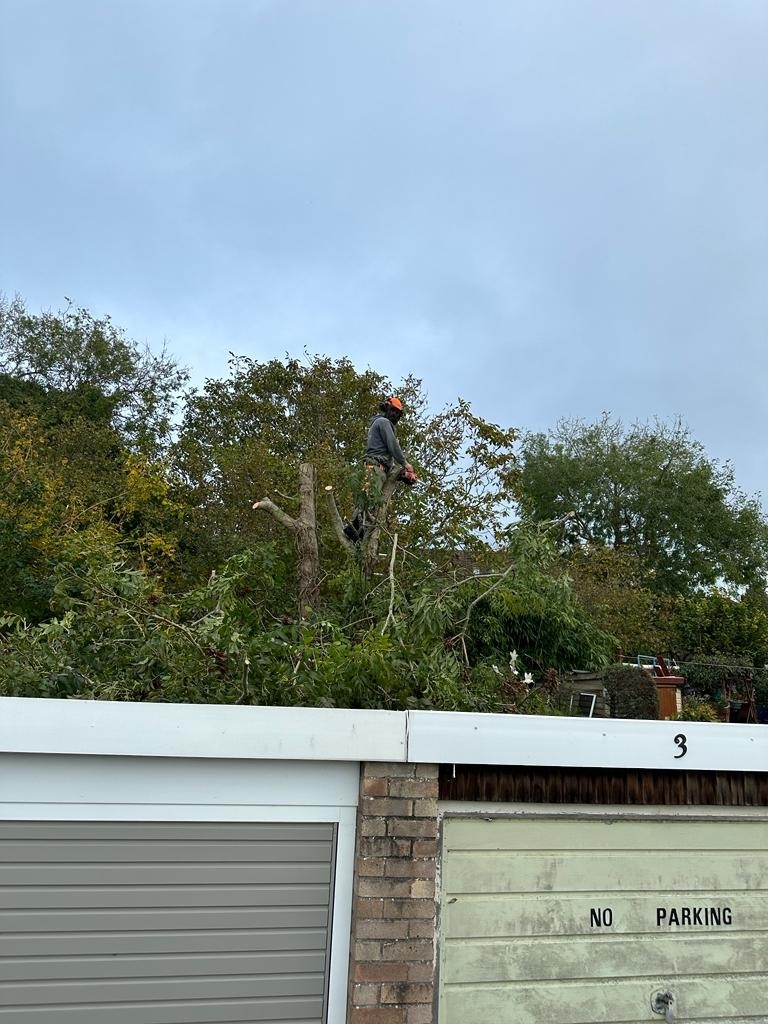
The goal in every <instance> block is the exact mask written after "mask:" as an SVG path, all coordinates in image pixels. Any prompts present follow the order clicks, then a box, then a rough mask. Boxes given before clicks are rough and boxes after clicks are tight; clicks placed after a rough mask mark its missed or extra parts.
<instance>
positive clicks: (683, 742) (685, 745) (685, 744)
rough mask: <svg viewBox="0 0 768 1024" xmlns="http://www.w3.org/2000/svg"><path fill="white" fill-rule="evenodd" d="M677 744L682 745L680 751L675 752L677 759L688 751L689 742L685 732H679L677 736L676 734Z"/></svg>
mask: <svg viewBox="0 0 768 1024" xmlns="http://www.w3.org/2000/svg"><path fill="white" fill-rule="evenodd" d="M675 746H677V747H680V753H679V754H675V760H676V761H677V760H678V758H681V757H685V755H686V754H687V753H688V742H687V739H686V736H685V733H682V732H679V733H678V734H677V736H675Z"/></svg>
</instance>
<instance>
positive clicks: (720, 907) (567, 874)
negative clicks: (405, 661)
mask: <svg viewBox="0 0 768 1024" xmlns="http://www.w3.org/2000/svg"><path fill="white" fill-rule="evenodd" d="M442 892H443V895H442V911H441V915H442V919H441V955H440V960H441V964H440V1018H439V1019H440V1024H473V1022H477V1024H481V1022H482V1024H489V1022H493V1024H513V1022H514V1024H596V1022H624V1024H628V1022H632V1024H636V1022H641V1021H657V1022H658V1021H663V1020H665V1015H667V1014H668V1018H667V1019H672V1016H673V1015H674V1019H675V1020H677V1021H680V1022H683V1021H684V1022H701V1024H703V1022H707V1024H714V1022H723V1024H725V1022H727V1024H735V1022H737V1021H751V1022H752V1024H754V1022H755V1021H768V955H767V953H766V950H768V941H767V940H768V824H764V823H762V822H745V821H742V822H734V821H723V820H720V821H703V820H700V821H695V820H688V821H680V820H670V821H661V820H658V819H654V820H644V821H640V820H632V821H628V820H617V821H606V820H600V821H584V820H581V821H575V820H568V821H564V820H562V819H560V820H558V821H554V820H542V819H539V820H536V819H515V820H511V819H502V818H498V819H477V818H475V819H467V818H464V819H450V818H449V819H447V820H446V821H445V827H444V846H443V885H442Z"/></svg>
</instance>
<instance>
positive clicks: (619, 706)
mask: <svg viewBox="0 0 768 1024" xmlns="http://www.w3.org/2000/svg"><path fill="white" fill-rule="evenodd" d="M604 678H605V688H606V690H607V691H608V700H609V706H610V709H611V718H658V717H659V695H658V692H657V690H656V684H655V683H654V681H653V678H652V677H651V676H649V675H648V674H647V673H646V672H643V670H642V669H640V668H632V667H630V666H628V665H610V666H609V667H608V668H607V669H606V670H605V675H604Z"/></svg>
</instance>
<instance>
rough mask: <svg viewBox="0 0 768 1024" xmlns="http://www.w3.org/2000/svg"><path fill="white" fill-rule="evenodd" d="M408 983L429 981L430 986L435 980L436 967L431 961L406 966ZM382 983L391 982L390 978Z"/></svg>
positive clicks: (383, 979)
mask: <svg viewBox="0 0 768 1024" xmlns="http://www.w3.org/2000/svg"><path fill="white" fill-rule="evenodd" d="M405 966H406V970H407V973H408V981H428V982H429V983H430V984H431V983H433V982H434V980H435V965H434V964H433V963H430V962H429V961H426V960H425V961H423V962H422V963H417V964H406V965H405ZM381 980H382V981H389V980H390V979H389V978H382V979H381ZM393 980H398V979H393Z"/></svg>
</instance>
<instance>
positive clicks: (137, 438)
mask: <svg viewBox="0 0 768 1024" xmlns="http://www.w3.org/2000/svg"><path fill="white" fill-rule="evenodd" d="M186 379H187V373H186V371H185V370H183V369H181V368H180V367H179V366H178V365H177V364H176V362H175V361H174V360H173V359H172V358H171V357H170V356H168V355H167V353H166V352H165V351H164V350H163V351H162V352H161V353H160V354H159V355H154V354H153V353H151V352H150V350H149V349H148V348H147V347H146V346H144V347H141V346H139V345H138V344H137V343H136V342H134V341H132V340H131V339H129V338H127V337H126V336H125V333H124V332H123V331H122V330H120V329H119V328H117V327H115V326H114V325H113V324H112V321H111V320H110V318H109V317H104V318H101V319H99V318H97V317H95V316H93V314H92V313H90V312H89V311H88V310H87V309H83V308H77V307H75V306H72V305H71V304H70V305H68V306H67V307H66V308H65V309H63V310H59V311H58V312H50V311H49V312H44V313H40V314H33V313H30V312H28V310H27V309H26V307H25V305H24V303H23V302H22V300H21V299H20V298H16V299H14V300H13V301H10V302H9V301H8V300H7V299H4V298H3V297H2V296H0V397H2V398H3V399H5V401H7V402H9V403H10V404H14V405H16V406H17V407H20V408H24V409H25V410H27V411H32V412H35V413H36V414H37V415H38V417H39V418H40V421H41V423H42V424H43V426H45V427H48V426H51V425H53V424H57V423H61V422H62V421H67V420H70V419H73V418H81V419H83V418H84V419H86V420H91V421H93V420H95V421H98V422H100V423H105V424H109V425H111V426H112V427H114V429H115V430H117V431H118V433H119V435H120V437H121V438H122V439H123V441H124V443H125V444H127V445H128V446H129V447H132V448H134V449H136V450H140V451H142V452H144V453H145V454H147V455H156V454H157V453H158V452H159V450H160V449H161V447H162V445H163V444H164V443H165V442H166V441H167V439H168V437H169V434H170V429H171V421H172V417H173V415H174V412H175V409H176V399H177V395H178V393H179V391H180V389H181V388H182V386H183V384H184V382H185V381H186Z"/></svg>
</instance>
